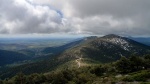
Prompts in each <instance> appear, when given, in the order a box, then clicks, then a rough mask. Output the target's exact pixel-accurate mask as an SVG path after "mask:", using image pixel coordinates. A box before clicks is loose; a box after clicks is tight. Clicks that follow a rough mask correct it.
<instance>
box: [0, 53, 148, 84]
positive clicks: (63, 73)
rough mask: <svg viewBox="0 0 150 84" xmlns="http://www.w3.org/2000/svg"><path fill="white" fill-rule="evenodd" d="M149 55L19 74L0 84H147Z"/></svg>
mask: <svg viewBox="0 0 150 84" xmlns="http://www.w3.org/2000/svg"><path fill="white" fill-rule="evenodd" d="M149 79H150V55H145V56H130V57H129V58H126V57H124V56H122V57H121V59H120V60H118V61H116V62H112V63H104V64H93V65H90V66H83V67H80V68H69V67H64V68H63V69H60V70H55V71H52V72H49V73H41V74H38V73H34V74H31V75H24V73H22V72H19V73H18V74H16V75H15V76H14V77H12V78H6V79H5V80H1V81H0V84H103V83H108V84H115V83H117V82H131V83H135V81H137V83H141V84H149V83H148V82H149Z"/></svg>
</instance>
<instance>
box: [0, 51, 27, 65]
mask: <svg viewBox="0 0 150 84" xmlns="http://www.w3.org/2000/svg"><path fill="white" fill-rule="evenodd" d="M29 58H30V57H29V56H26V55H24V54H21V53H18V52H13V51H7V50H0V66H3V65H6V64H11V63H14V62H18V61H23V60H27V59H29Z"/></svg>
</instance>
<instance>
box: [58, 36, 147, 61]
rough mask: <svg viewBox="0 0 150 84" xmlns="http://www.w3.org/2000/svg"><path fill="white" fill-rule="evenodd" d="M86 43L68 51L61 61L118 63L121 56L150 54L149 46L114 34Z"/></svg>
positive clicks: (61, 57)
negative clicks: (90, 60) (85, 60)
mask: <svg viewBox="0 0 150 84" xmlns="http://www.w3.org/2000/svg"><path fill="white" fill-rule="evenodd" d="M86 41H88V42H85V43H84V44H82V45H79V46H77V47H74V48H71V49H69V50H67V51H66V52H64V53H63V54H62V55H61V56H60V57H59V59H60V60H61V59H77V58H89V59H92V60H96V61H99V62H105V63H106V62H112V61H116V60H118V59H120V57H121V56H126V57H128V56H130V55H144V54H149V53H150V47H149V46H146V45H144V44H141V43H139V42H136V41H134V40H131V39H128V38H125V37H120V36H117V35H113V34H110V35H106V36H104V37H99V38H95V39H93V40H90V41H89V40H86Z"/></svg>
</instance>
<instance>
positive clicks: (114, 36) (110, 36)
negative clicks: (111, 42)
mask: <svg viewBox="0 0 150 84" xmlns="http://www.w3.org/2000/svg"><path fill="white" fill-rule="evenodd" d="M103 37H105V38H121V36H118V35H116V34H108V35H105V36H103Z"/></svg>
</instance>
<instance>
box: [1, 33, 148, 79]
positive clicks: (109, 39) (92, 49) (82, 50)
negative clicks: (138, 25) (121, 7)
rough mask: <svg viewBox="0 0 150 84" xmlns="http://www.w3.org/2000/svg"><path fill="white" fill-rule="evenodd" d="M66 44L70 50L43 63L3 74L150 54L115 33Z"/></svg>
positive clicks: (37, 71)
mask: <svg viewBox="0 0 150 84" xmlns="http://www.w3.org/2000/svg"><path fill="white" fill-rule="evenodd" d="M66 45H67V46H66ZM66 45H64V46H65V47H64V48H63V49H66V50H63V51H64V52H63V53H61V54H59V55H56V56H55V55H54V56H50V57H49V58H48V59H46V60H43V61H41V62H35V63H30V64H25V65H21V66H18V67H14V68H10V69H7V70H4V71H2V72H1V73H0V77H1V78H6V77H8V76H13V75H15V74H16V73H18V72H23V73H25V74H32V73H44V72H49V71H52V70H55V69H57V68H58V67H62V65H64V64H66V63H68V62H69V63H68V64H67V66H66V67H70V66H77V68H78V67H81V66H85V65H89V64H93V63H98V64H99V63H109V62H114V61H116V60H119V59H120V58H121V57H122V56H125V57H127V58H128V57H129V56H131V55H136V56H143V55H146V54H150V47H149V46H146V45H144V44H141V43H139V42H136V41H134V40H131V39H128V38H126V37H120V36H117V35H113V34H111V35H106V36H103V37H87V38H84V39H82V40H79V41H75V42H72V43H69V44H66ZM58 49H59V48H58ZM56 50H57V49H56ZM54 51H55V49H54ZM56 52H57V51H56Z"/></svg>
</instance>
